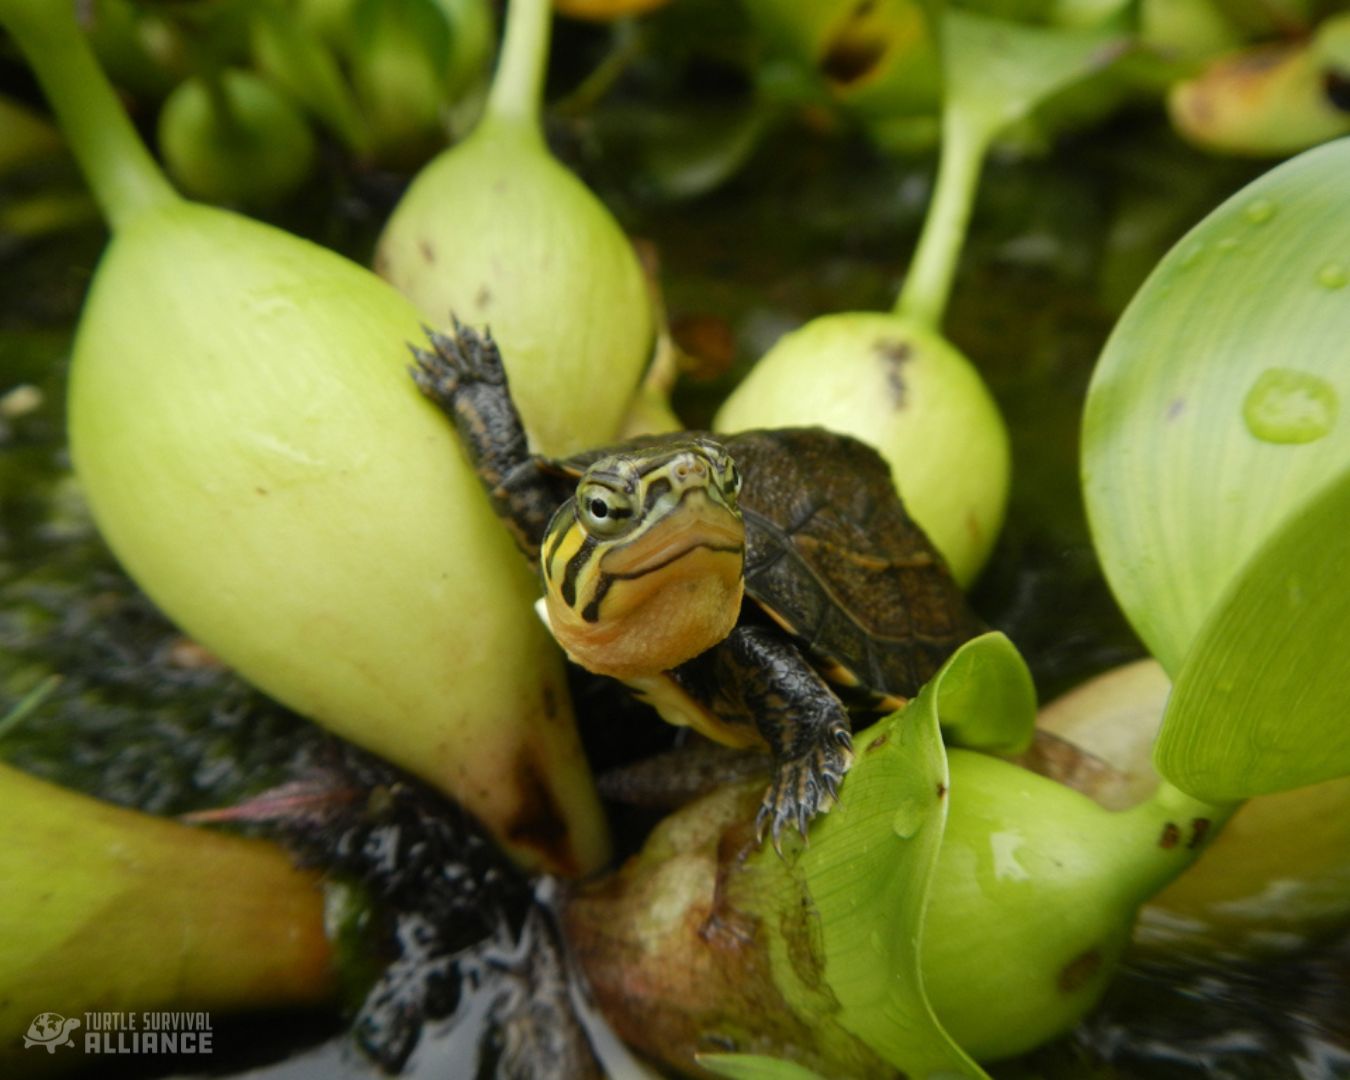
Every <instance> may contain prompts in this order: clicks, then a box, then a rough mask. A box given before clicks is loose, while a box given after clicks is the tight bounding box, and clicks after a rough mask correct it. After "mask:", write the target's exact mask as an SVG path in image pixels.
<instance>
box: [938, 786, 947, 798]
mask: <svg viewBox="0 0 1350 1080" xmlns="http://www.w3.org/2000/svg"><path fill="white" fill-rule="evenodd" d="M937 797H938V798H939V799H945V798H946V797H947V785H946V784H938V786H937Z"/></svg>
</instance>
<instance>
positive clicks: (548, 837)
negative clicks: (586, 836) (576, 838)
mask: <svg viewBox="0 0 1350 1080" xmlns="http://www.w3.org/2000/svg"><path fill="white" fill-rule="evenodd" d="M513 779H514V781H515V785H516V791H517V792H518V802H517V805H516V809H515V813H514V814H513V815H512V817H511V818H510V819H509V820H508V821H507V823H506V828H505V832H506V836H507V838H508V839H510V840H511V841H512V842H513V843H516V844H519V845H521V846H522V847H529V848H533V849H535V850H536V851H539V852H541V853H542V854H543V855H545V856H546V857H547V858H548V859H549V861H550V862H552V863H553V864H554V865H555V866H557V867H558V870H559V872H560V873H562V874H576V873H578V872H579V870H580V867H579V866H578V865H577V860H576V853H575V852H574V851H572V849H571V844H570V843H569V842H568V841H569V837H568V835H567V826H566V825H564V824H563V813H562V807H560V806H559V805H558V800H557V799H556V798H554V796H553V791H552V790H551V789H550V788H549V786H548V781H547V779H546V774H545V773H544V772H543V771H542V770H541V769H540V768H539V764H538V762H536V761H535V759H534V756H533V755H532V754H531V753H530V752H529V751H525V752H523V753H522V754H521V755H520V757H518V758H517V759H516V767H515V770H514V776H513Z"/></svg>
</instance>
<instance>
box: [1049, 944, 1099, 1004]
mask: <svg viewBox="0 0 1350 1080" xmlns="http://www.w3.org/2000/svg"><path fill="white" fill-rule="evenodd" d="M1101 969H1102V951H1101V950H1100V949H1098V948H1096V947H1093V948H1091V949H1088V950H1087V951H1085V952H1081V953H1079V954H1078V955H1077V956H1075V957H1074V958H1073V959H1072V960H1070V961H1069V962H1068V963H1067V964H1065V965H1064V968H1063V970H1061V971H1060V973H1059V978H1058V979H1057V980H1056V985H1057V986H1058V987H1059V990H1060V993H1062V994H1073V993H1077V992H1078V991H1079V990H1082V989H1083V987H1085V986H1087V985H1088V983H1090V982H1091V981H1092V979H1093V977H1094V976H1095V975H1096V974H1097V972H1099V971H1101Z"/></svg>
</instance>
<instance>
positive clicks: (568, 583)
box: [540, 437, 745, 679]
mask: <svg viewBox="0 0 1350 1080" xmlns="http://www.w3.org/2000/svg"><path fill="white" fill-rule="evenodd" d="M740 484H741V478H740V474H739V472H737V470H736V464H735V462H733V461H732V460H731V455H730V454H728V453H727V451H726V449H725V448H724V447H723V446H722V445H721V444H720V443H718V442H716V441H714V440H712V439H708V438H702V437H691V438H679V439H672V440H671V441H670V442H663V443H661V444H659V445H657V446H654V447H650V448H642V449H635V450H625V451H622V452H618V453H614V454H611V455H609V456H608V457H604V458H601V459H600V460H598V461H596V462H595V463H594V464H593V465H591V467H590V468H589V469H587V470H586V472H585V474H584V475H583V476H582V477H581V479H580V480H579V481H578V482H577V489H576V493H575V494H574V495H573V496H572V498H571V499H569V500H568V501H567V502H565V503H564V504H563V505H562V506H561V507H559V509H558V512H557V513H556V514H555V515H554V516H553V520H552V522H551V523H550V524H549V528H548V533H547V535H546V536H545V538H544V543H543V547H542V549H541V554H540V560H541V563H542V567H543V573H544V589H545V593H544V600H545V609H546V611H547V613H548V621H549V626H550V628H551V629H552V631H553V634H554V636H555V637H556V638H557V639H558V641H559V643H560V644H561V645H562V647H563V648H564V649H566V650H567V653H568V655H569V656H571V657H572V659H573V660H575V661H576V662H577V663H579V664H581V666H582V667H585V668H587V669H589V670H591V671H595V672H598V673H600V674H602V675H613V676H615V677H616V678H620V679H628V678H635V677H638V676H642V675H654V674H657V673H659V672H662V671H668V670H670V669H671V668H673V667H675V666H677V665H679V664H682V663H684V661H686V660H689V659H691V658H693V657H695V656H697V655H698V654H699V653H701V652H703V651H704V650H705V649H708V648H710V647H711V646H713V645H715V644H716V643H717V642H719V641H721V640H722V639H723V638H724V637H726V636H727V634H729V633H730V632H731V628H732V627H733V626H735V625H736V619H737V617H738V616H739V614H740V607H741V593H742V589H743V578H742V570H743V565H744V559H745V526H744V525H743V524H742V522H741V515H740V511H739V510H738V509H737V506H736V499H737V495H738V493H739V491H740Z"/></svg>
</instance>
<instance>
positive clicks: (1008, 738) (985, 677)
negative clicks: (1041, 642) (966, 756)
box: [937, 633, 1036, 754]
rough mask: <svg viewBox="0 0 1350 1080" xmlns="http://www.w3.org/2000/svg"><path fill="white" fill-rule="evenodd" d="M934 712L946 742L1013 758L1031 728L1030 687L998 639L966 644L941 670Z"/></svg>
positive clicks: (1012, 649) (1027, 675)
mask: <svg viewBox="0 0 1350 1080" xmlns="http://www.w3.org/2000/svg"><path fill="white" fill-rule="evenodd" d="M937 708H938V713H939V715H941V717H942V724H943V727H944V729H945V730H946V731H947V734H948V735H949V736H950V737H951V739H952V740H953V741H955V742H957V743H959V744H960V745H961V746H965V747H969V748H971V749H974V750H987V751H989V752H990V753H998V754H1017V753H1021V751H1023V750H1025V749H1026V748H1027V747H1028V746H1029V745H1030V744H1031V737H1032V735H1033V734H1034V733H1035V729H1036V687H1035V684H1034V683H1033V682H1032V680H1031V672H1029V671H1028V670H1027V667H1026V664H1024V663H1023V662H1022V657H1021V655H1020V654H1019V653H1018V652H1017V647H1016V646H1015V645H1013V643H1012V642H1011V641H1009V640H1008V639H1007V638H1006V637H1005V636H1004V635H1003V634H1000V633H990V634H985V635H983V636H982V637H978V638H975V639H974V640H972V641H968V642H966V643H965V644H964V645H962V646H961V647H960V648H959V649H957V650H956V652H954V653H953V654H952V655H951V657H950V659H948V661H947V664H946V666H945V667H944V668H943V669H942V680H941V682H940V683H939V684H938V705H937Z"/></svg>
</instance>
